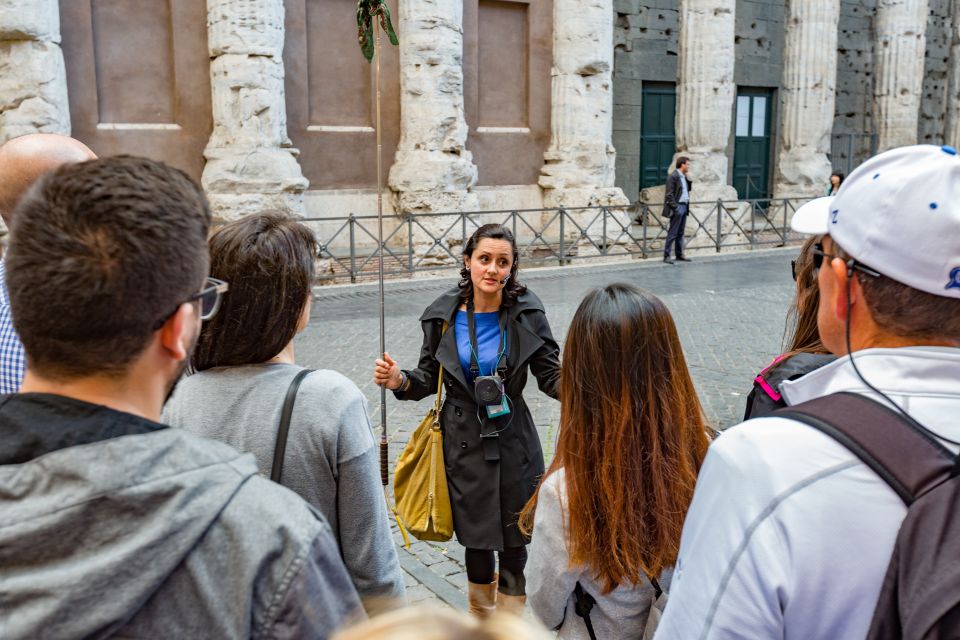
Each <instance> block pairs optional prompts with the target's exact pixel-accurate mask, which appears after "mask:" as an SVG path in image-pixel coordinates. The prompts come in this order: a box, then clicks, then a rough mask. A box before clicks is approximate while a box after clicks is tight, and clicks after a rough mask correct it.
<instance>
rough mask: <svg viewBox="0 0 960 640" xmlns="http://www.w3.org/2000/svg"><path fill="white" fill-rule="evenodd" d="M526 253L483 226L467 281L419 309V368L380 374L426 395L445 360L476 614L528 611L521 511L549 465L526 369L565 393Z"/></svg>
mask: <svg viewBox="0 0 960 640" xmlns="http://www.w3.org/2000/svg"><path fill="white" fill-rule="evenodd" d="M517 258H518V252H517V244H516V242H515V240H514V238H513V234H512V233H511V232H510V230H509V229H507V228H506V227H504V226H502V225H499V224H486V225H483V226H482V227H480V228H479V229H477V230H476V231H475V232H474V234H473V235H472V236H471V237H470V239H469V240H468V241H467V243H466V245H464V248H463V265H462V268H461V269H460V278H461V279H460V282H459V284H458V285H457V286H456V287H454V288H452V289H450V290H449V291H447V292H446V293H444V294H443V295H441V296H440V297H439V298H437V299H436V300H435V301H434V302H433V303H431V304H430V306H428V307H427V309H426V311H424V312H423V315H421V316H420V322H421V327H422V329H423V347H422V348H421V351H420V361H419V362H418V363H417V366H416V367H415V368H413V369H409V370H401V369H400V367H399V366H398V365H397V363H396V362H395V361H394V360H393V359H391V358H390V356H389V355H387V354H384V356H383V358H382V359H378V360H377V361H376V362H375V365H374V374H373V379H374V382H376V383H377V384H379V385H384V386H386V388H388V389H392V390H393V392H394V395H395V396H396V398H397V399H399V400H420V399H423V398H426V397H429V396H432V395H433V394H435V393H437V384H438V377H439V371H440V366H441V365H442V366H443V385H444V388H445V394H446V396H445V400H444V403H443V409H442V410H441V413H440V424H441V427H442V430H443V455H444V463H445V464H446V470H447V487H448V489H449V494H450V503H451V508H452V510H453V526H454V530H455V531H456V534H457V540H458V541H459V542H460V544H462V545H463V546H464V547H466V551H465V553H464V560H465V564H466V568H467V597H468V600H469V604H470V611H472V612H473V613H475V614H477V615H479V616H486V615H488V614H490V613H492V612H493V610H494V608H495V607H496V608H499V609H506V610H508V611H510V612H513V613H520V612H521V611H522V610H523V607H524V603H525V602H526V592H525V588H524V579H523V567H524V565H525V564H526V562H527V550H526V544H527V542H528V541H527V539H526V538H525V537H524V536H523V535H522V534H521V533H520V531H519V529H517V514H518V513H519V512H520V509H522V508H523V505H524V504H525V503H526V501H527V500H528V499H529V498H530V496H531V495H533V491H534V489H535V488H536V486H537V480H538V479H539V478H540V475H541V474H542V473H543V451H542V449H541V448H540V438H539V436H538V435H537V430H536V427H535V425H534V422H533V417H532V416H531V415H530V411H529V409H528V408H527V404H526V402H525V401H524V399H523V390H524V388H525V387H526V384H527V372H528V371H529V372H531V373H533V375H534V376H535V377H536V378H537V383H538V385H539V387H540V390H541V391H543V392H544V393H546V394H547V395H549V396H551V397H554V398H556V397H557V382H558V379H559V377H560V348H559V347H558V346H557V343H556V341H555V340H554V339H553V334H552V333H551V331H550V324H549V323H548V322H547V316H546V313H545V312H544V308H543V303H541V302H540V299H539V298H537V296H535V295H534V294H533V292H531V291H529V290H528V289H527V287H525V286H524V285H522V284H520V282H519V280H518V278H517V269H518V263H517ZM494 377H495V378H497V379H499V381H500V383H499V384H500V385H501V386H500V387H499V389H495V391H496V393H495V394H494V395H495V396H496V399H491V400H490V401H489V402H488V401H484V400H483V399H482V398H483V397H485V396H483V395H482V393H480V392H481V391H482V389H481V387H483V386H484V385H486V383H491V382H492V380H491V378H494ZM483 378H485V379H486V380H485V381H484V380H483ZM486 388H489V385H486ZM498 556H499V562H500V565H499V576H498V574H497V559H498Z"/></svg>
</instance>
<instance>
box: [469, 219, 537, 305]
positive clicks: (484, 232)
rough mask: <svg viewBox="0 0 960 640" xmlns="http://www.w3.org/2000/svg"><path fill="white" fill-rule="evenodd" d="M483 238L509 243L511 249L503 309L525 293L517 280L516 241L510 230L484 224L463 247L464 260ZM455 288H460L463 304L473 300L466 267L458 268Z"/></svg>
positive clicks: (492, 224) (517, 258) (470, 282)
mask: <svg viewBox="0 0 960 640" xmlns="http://www.w3.org/2000/svg"><path fill="white" fill-rule="evenodd" d="M484 238H490V239H491V240H506V241H507V242H509V243H510V248H511V249H513V265H511V267H510V279H509V280H507V284H506V286H504V288H503V302H502V303H501V304H502V305H503V306H504V307H509V306H510V305H511V304H513V303H514V301H516V299H517V298H519V297H520V296H522V295H523V294H525V293H526V292H527V287H526V286H525V285H523V284H521V283H520V281H519V280H518V279H517V268H518V267H519V265H520V252H519V251H517V241H516V240H515V239H514V237H513V234H512V233H511V232H510V230H509V229H507V228H506V227H505V226H503V225H502V224H496V223H491V224H485V225H483V226H482V227H480V228H479V229H477V230H476V231H474V232H473V235H472V236H470V239H469V240H467V244H465V245H463V256H464V257H465V258H469V257H470V256H472V255H473V250H474V249H476V248H477V244H478V243H479V242H480V241H481V240H483V239H484ZM457 286H458V287H459V288H460V300H461V301H462V302H463V303H464V304H466V303H467V302H469V301H470V300H472V299H473V281H472V280H471V279H470V270H469V269H467V267H466V266H461V267H460V282H459V283H458V284H457Z"/></svg>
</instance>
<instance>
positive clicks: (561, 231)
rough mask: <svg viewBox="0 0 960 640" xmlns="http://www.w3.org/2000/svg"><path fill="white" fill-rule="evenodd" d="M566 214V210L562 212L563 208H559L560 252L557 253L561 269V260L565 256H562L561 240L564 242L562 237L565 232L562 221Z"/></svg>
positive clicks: (562, 261)
mask: <svg viewBox="0 0 960 640" xmlns="http://www.w3.org/2000/svg"><path fill="white" fill-rule="evenodd" d="M566 214H567V212H566V210H564V208H563V207H561V208H560V211H559V215H560V246H559V249H560V251H559V253H560V266H561V267H562V266H563V263H564V260H563V258H564V255H565V254H564V250H563V240H564V237H563V236H564V230H565V225H564V220H563V219H564V217H565V216H566Z"/></svg>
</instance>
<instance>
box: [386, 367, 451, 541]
mask: <svg viewBox="0 0 960 640" xmlns="http://www.w3.org/2000/svg"><path fill="white" fill-rule="evenodd" d="M442 394H443V366H442V365H441V367H440V374H439V375H438V376H437V401H436V404H434V406H433V407H432V408H431V409H430V411H428V412H427V415H426V416H424V418H423V420H422V421H421V422H420V426H418V427H417V430H416V431H414V432H413V435H412V436H411V437H410V441H409V442H408V443H407V446H406V448H404V450H403V453H401V454H400V459H399V460H397V469H396V471H395V472H394V475H393V496H394V500H395V502H396V513H397V516H398V518H399V519H400V521H401V523H402V524H403V525H404V526H405V527H406V528H407V530H408V531H410V533H412V534H413V535H414V536H416V537H417V538H418V539H420V540H430V541H433V542H445V541H447V540H449V539H450V538H451V537H453V511H452V510H451V509H450V494H449V492H448V491H447V473H446V468H445V466H444V464H443V434H442V433H441V431H440V404H441V397H442Z"/></svg>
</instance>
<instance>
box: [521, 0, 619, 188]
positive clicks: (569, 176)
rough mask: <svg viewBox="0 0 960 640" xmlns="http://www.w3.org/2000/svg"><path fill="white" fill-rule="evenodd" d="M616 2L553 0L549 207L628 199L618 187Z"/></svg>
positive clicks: (545, 183)
mask: <svg viewBox="0 0 960 640" xmlns="http://www.w3.org/2000/svg"><path fill="white" fill-rule="evenodd" d="M613 15H614V14H613V2H612V0H554V1H553V69H552V71H551V73H552V76H553V79H552V86H551V114H550V116H551V118H550V147H549V148H548V149H547V151H546V152H545V153H544V166H543V168H542V169H541V170H540V186H541V187H542V188H543V189H544V204H545V206H548V207H557V206H586V205H595V204H603V205H624V204H627V203H628V200H627V198H625V197H624V195H623V192H622V191H621V190H620V189H619V188H617V187H614V180H615V169H616V166H615V165H616V151H615V150H614V148H613V81H612V76H613Z"/></svg>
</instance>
